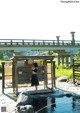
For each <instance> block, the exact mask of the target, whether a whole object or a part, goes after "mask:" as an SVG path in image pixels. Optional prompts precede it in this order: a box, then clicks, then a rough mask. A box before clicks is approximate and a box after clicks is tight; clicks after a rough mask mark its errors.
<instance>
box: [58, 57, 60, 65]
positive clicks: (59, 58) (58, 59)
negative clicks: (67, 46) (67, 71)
mask: <svg viewBox="0 0 80 113" xmlns="http://www.w3.org/2000/svg"><path fill="white" fill-rule="evenodd" d="M58 66H60V55H58Z"/></svg>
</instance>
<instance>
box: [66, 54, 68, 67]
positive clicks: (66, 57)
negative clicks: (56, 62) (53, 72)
mask: <svg viewBox="0 0 80 113" xmlns="http://www.w3.org/2000/svg"><path fill="white" fill-rule="evenodd" d="M66 66H68V56H66Z"/></svg>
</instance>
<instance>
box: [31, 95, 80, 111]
mask: <svg viewBox="0 0 80 113" xmlns="http://www.w3.org/2000/svg"><path fill="white" fill-rule="evenodd" d="M32 105H33V107H34V110H35V113H80V99H76V98H73V97H66V96H64V97H62V98H51V97H47V98H46V97H45V98H35V99H34V100H33V103H32Z"/></svg>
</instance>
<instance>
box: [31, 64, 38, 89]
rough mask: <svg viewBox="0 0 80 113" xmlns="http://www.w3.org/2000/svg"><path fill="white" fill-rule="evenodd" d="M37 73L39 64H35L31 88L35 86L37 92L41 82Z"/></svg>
mask: <svg viewBox="0 0 80 113" xmlns="http://www.w3.org/2000/svg"><path fill="white" fill-rule="evenodd" d="M37 71H38V64H37V63H33V66H32V78H31V86H35V88H36V90H37V85H39V81H38V77H37Z"/></svg>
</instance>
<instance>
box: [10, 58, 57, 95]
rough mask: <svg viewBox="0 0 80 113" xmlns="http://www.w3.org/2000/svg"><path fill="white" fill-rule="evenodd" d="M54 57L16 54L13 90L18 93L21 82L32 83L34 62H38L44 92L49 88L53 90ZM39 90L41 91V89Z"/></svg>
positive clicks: (13, 63)
mask: <svg viewBox="0 0 80 113" xmlns="http://www.w3.org/2000/svg"><path fill="white" fill-rule="evenodd" d="M54 58H55V57H54V56H14V58H13V59H12V61H13V62H12V86H13V92H14V93H16V94H18V92H19V91H18V89H19V84H25V83H27V84H30V83H31V75H32V69H31V67H32V63H33V62H37V63H38V72H37V75H38V79H39V81H43V85H44V88H43V89H42V90H43V92H44V91H48V89H49V90H53V87H54V86H55V61H54ZM26 87H27V86H26ZM29 89H30V88H29ZM42 90H41V91H42ZM29 91H30V90H29ZM37 92H39V89H38V91H37Z"/></svg>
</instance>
